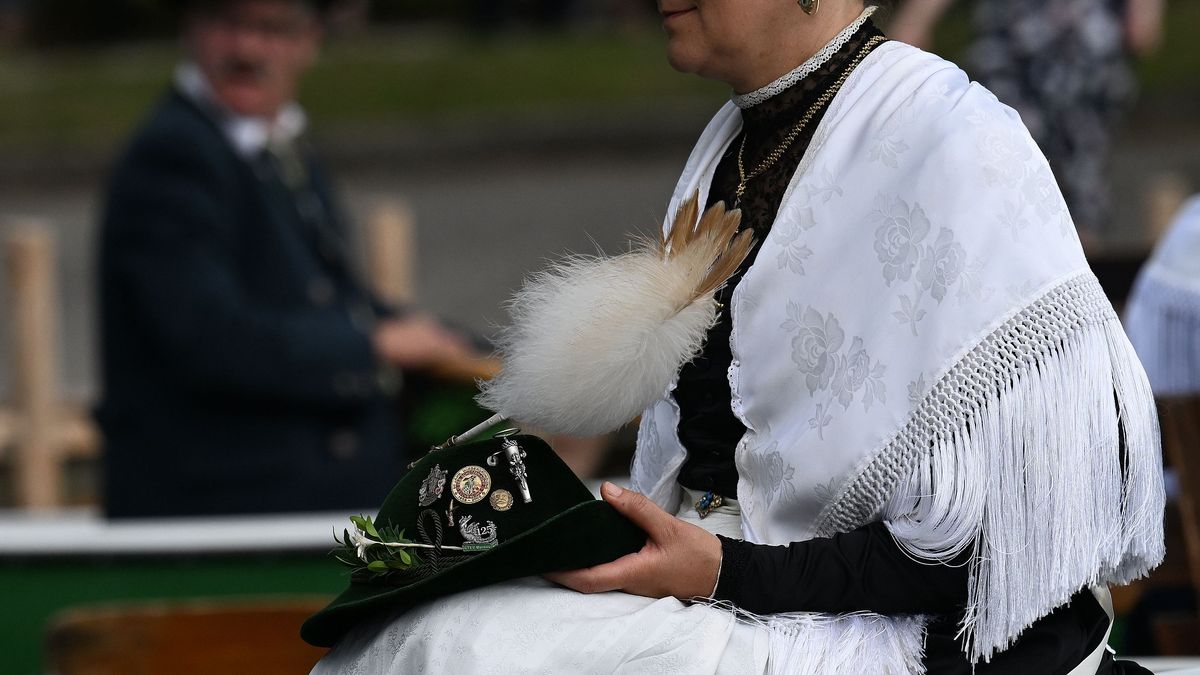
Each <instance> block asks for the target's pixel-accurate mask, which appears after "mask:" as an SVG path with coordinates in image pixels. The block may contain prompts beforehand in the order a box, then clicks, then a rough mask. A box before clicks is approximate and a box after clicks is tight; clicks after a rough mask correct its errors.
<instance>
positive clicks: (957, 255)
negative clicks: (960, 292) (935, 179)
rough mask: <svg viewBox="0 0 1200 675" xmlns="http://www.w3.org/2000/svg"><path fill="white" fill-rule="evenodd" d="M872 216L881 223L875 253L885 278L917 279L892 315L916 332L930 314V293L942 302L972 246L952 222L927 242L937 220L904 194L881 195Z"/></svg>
mask: <svg viewBox="0 0 1200 675" xmlns="http://www.w3.org/2000/svg"><path fill="white" fill-rule="evenodd" d="M868 220H869V222H871V223H878V227H877V228H876V230H875V253H876V254H877V255H878V256H879V262H880V263H882V265H883V279H884V281H885V282H887V285H888V286H891V285H892V283H893V282H895V281H909V280H912V281H913V282H914V283H913V289H912V292H911V293H905V294H902V295H900V296H899V300H900V307H899V308H898V309H897V310H896V311H894V312H892V316H894V317H896V319H897V320H898V321H900V322H901V323H903V324H907V325H908V326H909V328H910V329H911V330H912V334H913V335H914V336H916V335H918V334H919V333H918V330H917V324H918V323H919V322H920V321H921V320H922V319H924V318H925V317H926V316H927V314H928V312H927V311H926V310H925V309H922V304H923V303H924V300H925V294H926V293H928V294H929V296H930V297H932V298H933V299H934V300H935V301H937V303H938V304H941V302H942V300H944V299H945V298H946V291H947V290H948V289H949V288H950V287H951V286H953V285H954V284H956V283H958V280H959V279H960V278H961V277H962V273H963V270H964V268H965V266H966V256H967V253H966V250H965V249H964V248H963V247H962V245H961V244H959V243H958V242H956V241H955V240H954V232H953V231H952V230H949V229H946V228H941V229H940V230H939V231H938V234H937V238H936V239H935V240H934V241H933V242H932V243H930V244H926V243H925V240H926V239H927V237H928V235H929V231H930V228H931V223H930V221H929V216H927V215H926V214H925V210H924V209H922V208H921V205H920V204H917V203H913V205H912V206H911V207H910V206H909V205H908V203H907V202H905V201H904V200H903V199H899V198H897V199H895V200H892V201H890V202H889V201H888V200H887V198H886V197H882V196H881V197H879V198H878V199H876V208H875V210H874V211H872V212H871V214H870V215H869V216H868ZM914 269H915V270H916V274H915V275H914V274H913V270H914Z"/></svg>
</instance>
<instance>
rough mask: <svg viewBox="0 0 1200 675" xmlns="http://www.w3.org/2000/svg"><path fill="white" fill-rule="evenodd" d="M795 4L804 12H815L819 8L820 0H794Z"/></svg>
mask: <svg viewBox="0 0 1200 675" xmlns="http://www.w3.org/2000/svg"><path fill="white" fill-rule="evenodd" d="M796 4H797V5H800V9H802V10H804V13H805V14H810V15H811V14H816V13H817V10H818V9H820V8H821V0H796Z"/></svg>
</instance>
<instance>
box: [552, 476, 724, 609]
mask: <svg viewBox="0 0 1200 675" xmlns="http://www.w3.org/2000/svg"><path fill="white" fill-rule="evenodd" d="M600 492H601V494H602V495H603V496H604V501H606V502H608V503H609V504H612V505H613V507H614V508H616V509H617V511H619V512H620V513H621V514H622V515H624V516H625V517H626V518H628V519H630V520H632V521H633V522H634V523H636V524H637V525H638V526H639V527H641V528H642V529H643V530H645V531H646V533H647V534H648V535H650V536H649V539H648V540H647V541H646V545H645V546H644V547H642V550H640V551H638V552H637V553H630V554H629V555H627V556H623V557H621V558H618V559H616V560H614V561H612V562H610V563H605V564H603V565H597V566H595V567H587V568H584V569H580V570H571V571H569V572H553V573H551V574H547V575H546V578H547V579H549V580H550V581H553V582H554V583H556V584H561V585H563V586H566V587H567V588H571V589H574V590H576V591H579V592H580V593H603V592H605V591H615V590H621V591H625V592H626V593H632V594H633V595H641V596H645V597H648V598H665V597H667V596H674V597H676V598H679V599H680V600H687V599H689V598H694V597H708V595H709V594H710V593H712V591H713V587H714V586H716V584H717V573H718V572H719V571H720V568H721V541H720V540H719V539H717V537H716V535H714V534H712V533H710V532H708V531H706V530H704V529H702V528H699V527H696V526H695V525H692V524H690V523H685V522H683V521H682V520H679V519H678V518H676V517H674V516H672V515H671V514H669V513H667V512H666V511H663V510H662V509H660V508H658V505H657V504H655V503H654V502H652V501H650V500H649V499H647V498H646V497H645V496H644V495H641V494H638V493H637V492H634V491H632V490H622V489H621V488H619V487H617V486H616V485H613V484H612V483H605V484H604V487H602V488H601V490H600Z"/></svg>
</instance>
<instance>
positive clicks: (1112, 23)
mask: <svg viewBox="0 0 1200 675" xmlns="http://www.w3.org/2000/svg"><path fill="white" fill-rule="evenodd" d="M1124 5H1125V2H1124V0H977V3H976V10H975V22H976V29H977V31H978V36H979V37H978V39H977V41H976V43H975V44H974V46H973V47H972V51H971V59H970V64H971V70H972V72H971V74H972V76H974V77H975V78H977V79H978V80H979V81H980V82H982V83H983V84H984V85H985V86H987V87H988V88H989V89H991V90H992V92H993V93H995V94H996V96H997V97H998V98H999V99H1000V100H1001V101H1003V102H1005V103H1007V104H1008V105H1010V106H1012V107H1013V108H1016V110H1017V111H1018V112H1019V113H1020V114H1021V118H1022V120H1023V121H1024V122H1025V125H1026V126H1028V127H1029V130H1030V131H1031V132H1032V134H1033V137H1034V139H1035V140H1036V141H1037V143H1038V145H1039V146H1041V148H1042V151H1043V152H1045V153H1046V156H1047V157H1048V158H1049V160H1050V164H1051V166H1052V167H1053V169H1054V173H1055V175H1056V177H1057V178H1058V182H1059V184H1060V186H1061V188H1062V191H1063V194H1064V196H1066V198H1067V204H1068V206H1069V207H1070V209H1071V215H1072V216H1073V217H1074V219H1075V223H1076V225H1077V226H1078V227H1079V228H1080V229H1081V230H1082V231H1083V233H1084V234H1090V235H1093V236H1094V235H1097V234H1098V233H1100V231H1101V230H1102V228H1104V227H1105V225H1106V221H1107V218H1108V212H1109V203H1110V197H1109V192H1110V191H1109V186H1108V184H1107V175H1106V174H1107V162H1108V156H1109V152H1110V150H1111V147H1112V140H1111V137H1112V133H1113V130H1114V126H1115V124H1116V122H1117V120H1118V118H1119V117H1120V115H1121V113H1122V112H1123V111H1124V110H1125V109H1126V108H1127V107H1128V106H1129V104H1130V103H1131V102H1132V99H1133V96H1134V93H1135V82H1134V78H1133V72H1132V69H1131V67H1130V62H1129V57H1128V54H1127V52H1126V49H1125V40H1124V30H1123V25H1124V24H1123V15H1124Z"/></svg>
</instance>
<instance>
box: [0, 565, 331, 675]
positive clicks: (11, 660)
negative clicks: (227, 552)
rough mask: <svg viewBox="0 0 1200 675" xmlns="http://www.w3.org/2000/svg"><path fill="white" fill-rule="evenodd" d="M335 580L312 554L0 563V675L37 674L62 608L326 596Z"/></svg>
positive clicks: (326, 566)
mask: <svg viewBox="0 0 1200 675" xmlns="http://www.w3.org/2000/svg"><path fill="white" fill-rule="evenodd" d="M342 574H343V572H342V570H341V569H340V568H339V567H338V565H337V563H335V562H333V561H332V560H330V559H328V558H326V557H323V556H321V555H319V554H304V555H300V556H288V557H283V556H271V557H253V558H250V557H240V558H225V557H222V558H200V559H196V558H193V559H179V560H171V559H160V560H134V559H109V560H79V561H70V560H64V559H57V560H40V561H22V562H8V561H0V654H4V659H3V665H0V672H3V673H6V674H11V675H33V674H34V673H41V672H42V670H41V668H42V653H41V652H42V646H41V645H42V635H43V630H44V628H45V626H46V622H47V621H48V620H49V619H50V617H52V616H53V615H54V614H55V613H56V612H58V611H60V610H63V609H66V608H68V607H76V606H81V605H90V604H106V603H110V602H123V601H138V600H151V599H171V598H220V597H236V596H251V595H255V596H262V595H281V594H305V595H313V594H326V595H333V594H334V593H337V592H339V591H340V590H341V589H342V588H343V586H344V584H345V579H344V577H343V576H342ZM296 639H297V640H299V639H300V638H299V636H297V638H296Z"/></svg>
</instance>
